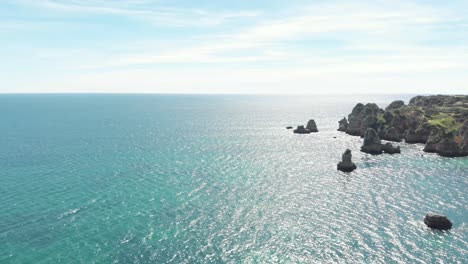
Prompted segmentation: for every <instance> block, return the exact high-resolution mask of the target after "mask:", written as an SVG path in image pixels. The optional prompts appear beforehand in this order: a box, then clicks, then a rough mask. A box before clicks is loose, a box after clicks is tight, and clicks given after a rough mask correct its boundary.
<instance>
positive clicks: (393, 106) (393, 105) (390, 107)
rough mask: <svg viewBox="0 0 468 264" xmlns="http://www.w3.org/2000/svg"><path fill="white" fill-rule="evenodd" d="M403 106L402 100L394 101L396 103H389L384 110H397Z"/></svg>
mask: <svg viewBox="0 0 468 264" xmlns="http://www.w3.org/2000/svg"><path fill="white" fill-rule="evenodd" d="M404 105H405V102H403V101H402V100H396V101H393V102H392V103H390V104H389V105H388V106H387V107H386V108H385V111H390V110H393V109H398V108H400V107H402V106H404Z"/></svg>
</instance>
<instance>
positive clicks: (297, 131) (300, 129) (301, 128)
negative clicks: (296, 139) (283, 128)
mask: <svg viewBox="0 0 468 264" xmlns="http://www.w3.org/2000/svg"><path fill="white" fill-rule="evenodd" d="M293 132H294V133H295V134H310V130H309V129H306V128H305V127H304V126H297V128H296V129H294V130H293Z"/></svg>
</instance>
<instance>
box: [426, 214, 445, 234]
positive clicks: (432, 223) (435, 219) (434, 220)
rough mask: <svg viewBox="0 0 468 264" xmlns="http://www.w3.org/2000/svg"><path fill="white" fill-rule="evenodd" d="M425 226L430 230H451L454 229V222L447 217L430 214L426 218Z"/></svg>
mask: <svg viewBox="0 0 468 264" xmlns="http://www.w3.org/2000/svg"><path fill="white" fill-rule="evenodd" d="M424 224H426V225H427V226H428V227H429V228H432V229H438V230H449V229H451V228H452V222H451V221H450V220H449V219H448V218H447V216H445V215H438V214H433V213H428V214H427V215H426V217H424Z"/></svg>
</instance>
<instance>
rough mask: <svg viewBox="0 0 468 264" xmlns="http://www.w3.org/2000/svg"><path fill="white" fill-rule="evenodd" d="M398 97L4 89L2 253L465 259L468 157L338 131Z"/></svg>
mask: <svg viewBox="0 0 468 264" xmlns="http://www.w3.org/2000/svg"><path fill="white" fill-rule="evenodd" d="M409 98H410V96H408V95H404V96H403V95H392V96H389V95H385V96H357V95H356V96H349V95H344V96H324V95H317V96H307V97H304V96H303V97H295V96H240V95H238V96H235V95H99V94H95V95H89V94H75V95H58V94H57V95H53V94H49V95H1V96H0V117H1V118H0V263H468V259H467V253H468V252H467V251H468V247H467V245H468V241H467V239H468V228H467V226H466V221H467V218H468V197H467V194H466V192H467V190H468V158H443V157H439V156H437V155H435V154H427V153H423V152H422V148H423V146H422V145H418V144H416V145H407V144H404V143H402V144H398V145H400V146H401V149H402V154H401V155H380V156H371V155H368V154H365V153H361V152H359V147H360V145H361V144H362V139H360V138H359V137H352V136H348V135H346V134H344V133H340V132H337V131H336V129H337V127H338V120H340V119H341V118H342V117H343V116H346V115H347V114H348V113H350V112H351V109H352V108H353V106H354V105H355V104H356V103H358V102H363V103H366V102H376V103H378V104H379V106H380V107H385V106H386V105H387V104H389V103H390V102H391V101H392V100H394V99H405V100H406V102H408V99H409ZM311 118H313V119H315V121H316V122H317V125H318V129H319V130H320V132H319V133H315V134H310V135H295V134H293V133H292V131H290V130H286V129H285V127H286V126H288V125H292V126H294V125H298V124H305V123H306V122H307V121H308V120H309V119H311ZM335 137H336V138H335ZM346 148H350V149H351V150H352V151H353V159H354V161H355V163H356V164H357V166H358V169H357V170H356V171H354V172H352V173H349V174H347V173H341V172H339V171H337V170H336V164H337V162H338V161H339V160H340V159H341V154H342V153H343V151H344V150H345V149H346ZM431 211H435V212H439V213H442V214H446V215H448V216H449V218H450V219H451V220H452V222H453V223H454V228H453V229H452V230H451V231H448V232H440V231H431V230H429V229H428V228H426V227H425V225H424V224H423V222H422V220H423V218H424V216H425V214H426V213H427V212H431Z"/></svg>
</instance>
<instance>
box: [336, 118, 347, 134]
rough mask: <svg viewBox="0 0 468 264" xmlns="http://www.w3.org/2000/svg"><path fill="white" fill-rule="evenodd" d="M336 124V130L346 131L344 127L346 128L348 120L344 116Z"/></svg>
mask: <svg viewBox="0 0 468 264" xmlns="http://www.w3.org/2000/svg"><path fill="white" fill-rule="evenodd" d="M338 124H339V126H338V131H342V132H346V129H348V120H346V117H343V119H341V120H340V121H338Z"/></svg>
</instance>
